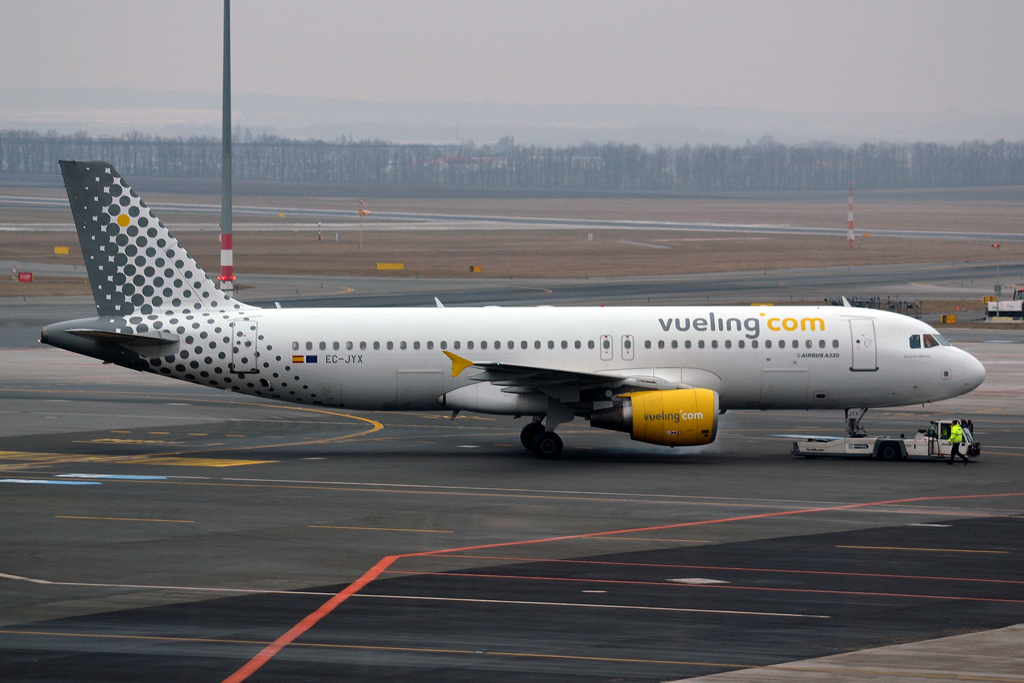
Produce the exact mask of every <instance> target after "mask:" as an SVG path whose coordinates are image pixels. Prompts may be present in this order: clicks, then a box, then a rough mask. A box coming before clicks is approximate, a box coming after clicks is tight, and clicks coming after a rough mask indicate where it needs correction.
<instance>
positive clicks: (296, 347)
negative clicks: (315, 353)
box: [292, 342, 299, 351]
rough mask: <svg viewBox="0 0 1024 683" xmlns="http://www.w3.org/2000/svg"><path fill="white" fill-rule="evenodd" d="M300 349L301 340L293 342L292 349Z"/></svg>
mask: <svg viewBox="0 0 1024 683" xmlns="http://www.w3.org/2000/svg"><path fill="white" fill-rule="evenodd" d="M298 350H299V342H292V351H298Z"/></svg>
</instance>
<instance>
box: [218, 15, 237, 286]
mask: <svg viewBox="0 0 1024 683" xmlns="http://www.w3.org/2000/svg"><path fill="white" fill-rule="evenodd" d="M223 98H224V100H223V103H222V105H221V178H220V182H221V189H220V277H219V278H217V280H219V281H220V288H221V289H222V290H224V291H227V292H230V291H233V290H234V289H235V267H234V262H233V259H232V258H231V255H232V251H231V201H232V200H231V0H224V92H223Z"/></svg>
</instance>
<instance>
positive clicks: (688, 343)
mask: <svg viewBox="0 0 1024 683" xmlns="http://www.w3.org/2000/svg"><path fill="white" fill-rule="evenodd" d="M690 346H691V343H690V340H689V339H687V340H686V348H690Z"/></svg>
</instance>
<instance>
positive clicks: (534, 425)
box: [519, 422, 562, 460]
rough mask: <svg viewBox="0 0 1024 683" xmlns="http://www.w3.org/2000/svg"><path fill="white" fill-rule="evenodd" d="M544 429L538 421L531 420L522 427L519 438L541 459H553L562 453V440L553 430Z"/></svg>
mask: <svg viewBox="0 0 1024 683" xmlns="http://www.w3.org/2000/svg"><path fill="white" fill-rule="evenodd" d="M544 430H545V427H544V425H543V424H541V423H540V422H531V423H530V424H528V425H526V426H525V427H523V431H522V432H521V433H520V434H519V440H520V441H521V442H522V443H523V447H524V448H526V449H527V450H530V451H533V452H534V453H535V454H536V455H537V457H538V458H540V459H541V460H554V459H555V458H557V457H558V456H560V455H561V454H562V440H561V439H560V438H559V437H558V435H557V434H555V433H554V432H548V431H544Z"/></svg>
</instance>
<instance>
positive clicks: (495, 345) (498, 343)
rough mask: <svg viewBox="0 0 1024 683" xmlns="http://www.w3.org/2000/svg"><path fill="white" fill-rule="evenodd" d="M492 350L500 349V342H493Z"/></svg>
mask: <svg viewBox="0 0 1024 683" xmlns="http://www.w3.org/2000/svg"><path fill="white" fill-rule="evenodd" d="M494 348H495V350H497V349H500V348H501V342H500V341H496V342H494Z"/></svg>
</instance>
